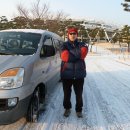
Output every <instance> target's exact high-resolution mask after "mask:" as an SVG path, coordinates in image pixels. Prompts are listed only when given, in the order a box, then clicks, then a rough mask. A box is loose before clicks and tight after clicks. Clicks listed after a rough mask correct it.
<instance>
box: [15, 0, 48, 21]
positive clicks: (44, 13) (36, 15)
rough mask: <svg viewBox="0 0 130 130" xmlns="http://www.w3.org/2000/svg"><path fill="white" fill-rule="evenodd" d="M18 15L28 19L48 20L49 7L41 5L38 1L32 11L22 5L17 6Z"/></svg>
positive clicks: (39, 0) (38, 0)
mask: <svg viewBox="0 0 130 130" xmlns="http://www.w3.org/2000/svg"><path fill="white" fill-rule="evenodd" d="M17 10H18V13H19V14H20V15H21V16H24V17H25V18H27V19H46V18H47V17H48V15H49V5H48V4H46V3H41V0H36V1H35V2H34V3H33V4H32V6H31V8H30V9H28V8H26V7H24V6H23V5H22V4H18V5H17Z"/></svg>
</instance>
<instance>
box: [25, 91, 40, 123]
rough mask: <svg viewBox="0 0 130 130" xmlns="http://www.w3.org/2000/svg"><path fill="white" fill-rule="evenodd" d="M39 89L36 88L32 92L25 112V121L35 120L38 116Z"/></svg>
mask: <svg viewBox="0 0 130 130" xmlns="http://www.w3.org/2000/svg"><path fill="white" fill-rule="evenodd" d="M39 106H40V103H39V90H38V89H36V90H35V91H34V93H33V97H32V99H31V102H30V105H29V108H28V112H27V117H26V119H27V121H28V122H37V121H38V117H39Z"/></svg>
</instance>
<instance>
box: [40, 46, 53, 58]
mask: <svg viewBox="0 0 130 130" xmlns="http://www.w3.org/2000/svg"><path fill="white" fill-rule="evenodd" d="M54 55H55V48H54V47H53V46H48V45H44V46H43V47H42V49H41V53H40V56H41V57H50V56H54Z"/></svg>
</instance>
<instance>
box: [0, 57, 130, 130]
mask: <svg viewBox="0 0 130 130" xmlns="http://www.w3.org/2000/svg"><path fill="white" fill-rule="evenodd" d="M86 69H87V77H86V79H85V85H84V93H83V99H84V107H83V114H84V117H83V118H81V119H78V118H77V117H76V114H75V108H74V107H75V96H74V92H73V93H72V97H71V101H72V107H73V108H72V113H71V115H70V117H68V118H65V117H63V112H64V109H63V106H62V100H63V91H62V85H61V83H59V84H58V85H57V89H56V90H55V91H54V93H53V94H52V95H49V97H50V98H48V103H47V104H46V110H45V111H44V112H43V113H41V116H40V119H39V122H38V123H33V124H29V123H26V120H25V119H24V118H22V119H20V120H19V121H17V122H16V123H13V124H10V125H5V126H0V130H130V78H129V76H130V66H128V65H126V64H122V63H120V62H117V61H115V60H114V59H112V58H111V57H107V56H88V57H87V58H86Z"/></svg>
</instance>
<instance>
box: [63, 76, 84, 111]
mask: <svg viewBox="0 0 130 130" xmlns="http://www.w3.org/2000/svg"><path fill="white" fill-rule="evenodd" d="M62 83H63V91H64V101H63V106H64V108H65V109H70V108H71V107H72V106H71V101H70V98H71V91H72V89H71V88H72V85H73V88H74V92H75V95H76V105H75V110H76V112H81V111H82V107H83V99H82V93H83V84H84V78H83V79H63V80H62Z"/></svg>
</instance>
